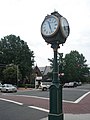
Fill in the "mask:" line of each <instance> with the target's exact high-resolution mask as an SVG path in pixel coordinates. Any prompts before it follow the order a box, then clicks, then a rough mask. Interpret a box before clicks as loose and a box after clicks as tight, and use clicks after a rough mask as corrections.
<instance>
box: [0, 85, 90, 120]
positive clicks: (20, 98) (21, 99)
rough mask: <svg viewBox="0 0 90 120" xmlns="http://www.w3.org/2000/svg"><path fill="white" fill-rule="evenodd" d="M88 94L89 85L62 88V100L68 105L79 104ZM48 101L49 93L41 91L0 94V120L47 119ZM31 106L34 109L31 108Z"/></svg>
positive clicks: (89, 90)
mask: <svg viewBox="0 0 90 120" xmlns="http://www.w3.org/2000/svg"><path fill="white" fill-rule="evenodd" d="M88 92H90V85H84V86H79V87H77V88H64V89H63V100H64V101H67V102H69V103H72V102H73V103H74V102H76V101H78V102H79V99H80V98H83V97H82V96H84V97H85V94H87V93H88ZM48 99H49V92H48V91H41V90H29V91H28V90H26V91H18V92H17V93H0V120H12V119H13V120H40V119H42V118H44V117H47V116H48V109H49V100H48ZM80 100H82V99H80ZM15 101H16V102H17V103H15ZM18 103H22V104H18ZM32 106H34V107H33V108H32ZM35 107H36V108H35ZM38 108H43V109H38ZM45 110H47V111H45Z"/></svg>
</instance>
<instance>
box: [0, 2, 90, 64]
mask: <svg viewBox="0 0 90 120" xmlns="http://www.w3.org/2000/svg"><path fill="white" fill-rule="evenodd" d="M54 10H56V11H58V12H59V13H60V14H61V15H62V16H64V17H65V18H67V20H68V22H69V25H70V35H69V37H68V39H67V41H66V43H65V44H64V46H61V47H60V49H59V50H58V51H59V52H61V53H64V55H65V54H67V53H70V51H71V50H77V51H78V52H79V53H80V54H81V53H82V54H83V55H84V56H85V58H86V60H87V64H90V55H89V54H90V0H0V38H3V37H4V36H6V35H10V34H14V35H16V36H20V38H21V39H22V40H24V41H25V42H27V44H28V46H29V48H30V49H31V50H32V51H34V55H35V61H36V62H35V65H36V64H37V65H38V66H46V65H49V64H50V63H49V62H48V58H52V57H53V50H52V48H51V46H50V45H47V43H46V42H45V41H44V39H43V38H42V36H41V31H40V28H41V24H42V22H43V20H44V18H45V16H46V15H47V14H51V12H54Z"/></svg>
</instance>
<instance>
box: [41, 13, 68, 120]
mask: <svg viewBox="0 0 90 120" xmlns="http://www.w3.org/2000/svg"><path fill="white" fill-rule="evenodd" d="M69 32H70V29H69V24H68V21H67V20H66V18H64V17H63V16H61V15H60V14H59V13H58V12H53V13H51V15H47V16H46V17H45V19H44V21H43V22H42V25H41V34H42V37H43V38H44V40H45V41H46V42H47V43H49V44H51V48H53V50H54V69H53V81H52V85H51V86H50V112H49V115H48V119H49V120H63V110H62V85H61V84H60V83H59V80H58V64H57V50H58V48H59V45H60V44H64V43H65V41H66V39H67V37H68V36H69Z"/></svg>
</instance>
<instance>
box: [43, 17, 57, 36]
mask: <svg viewBox="0 0 90 120" xmlns="http://www.w3.org/2000/svg"><path fill="white" fill-rule="evenodd" d="M58 28H59V20H58V18H57V17H55V16H53V15H50V16H47V17H46V18H45V20H44V21H43V23H42V25H41V33H42V34H43V35H44V36H52V35H54V34H55V33H56V32H57V30H58Z"/></svg>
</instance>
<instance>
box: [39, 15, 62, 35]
mask: <svg viewBox="0 0 90 120" xmlns="http://www.w3.org/2000/svg"><path fill="white" fill-rule="evenodd" d="M50 17H53V18H55V19H56V20H57V23H58V25H57V28H56V30H55V31H54V32H53V33H52V34H49V35H47V34H44V33H43V31H42V27H43V24H44V22H45V21H46V20H47V19H48V18H50ZM59 24H60V23H59V19H58V17H56V16H54V15H48V16H46V17H45V19H44V21H43V22H42V25H41V34H42V35H43V36H45V37H52V36H54V35H55V34H56V33H57V31H58V30H59Z"/></svg>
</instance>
